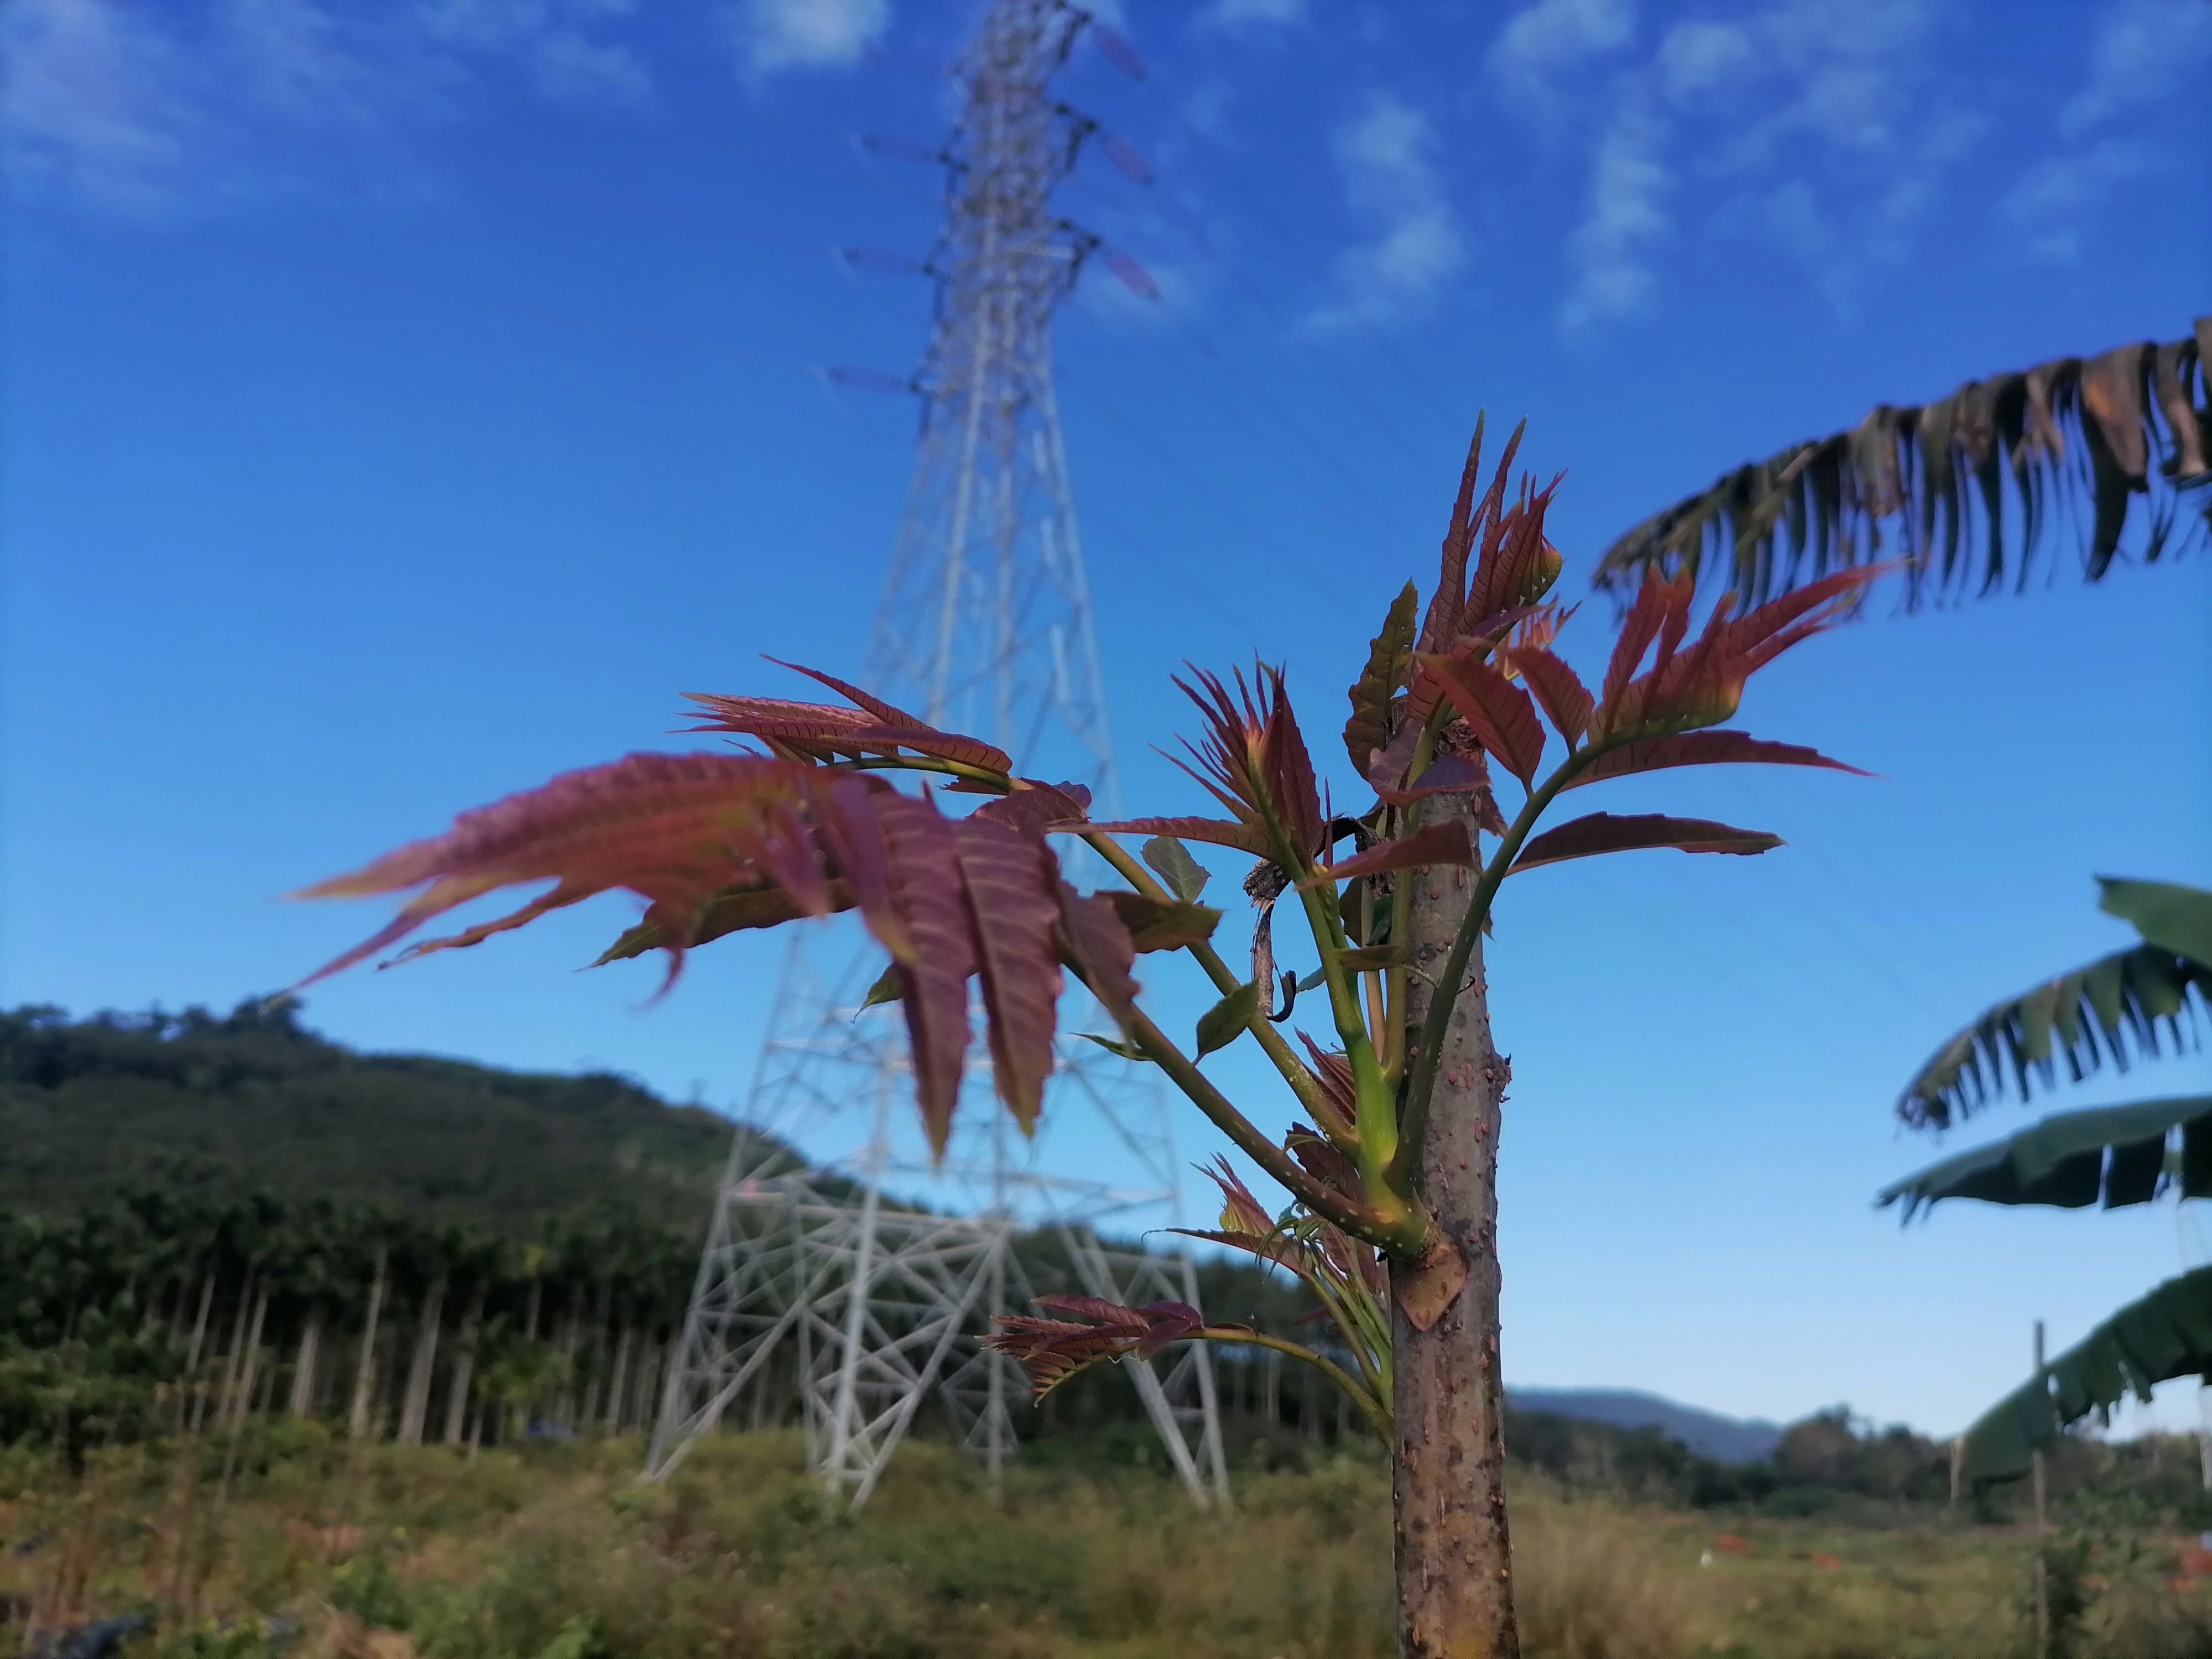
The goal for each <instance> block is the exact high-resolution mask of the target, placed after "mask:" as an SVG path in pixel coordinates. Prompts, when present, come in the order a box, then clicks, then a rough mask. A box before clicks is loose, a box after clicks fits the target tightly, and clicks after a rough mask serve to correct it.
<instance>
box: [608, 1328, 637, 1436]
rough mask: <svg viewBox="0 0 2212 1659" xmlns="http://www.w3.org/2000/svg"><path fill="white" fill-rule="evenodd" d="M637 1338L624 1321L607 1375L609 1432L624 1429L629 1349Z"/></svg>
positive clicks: (617, 1431) (613, 1432)
mask: <svg viewBox="0 0 2212 1659" xmlns="http://www.w3.org/2000/svg"><path fill="white" fill-rule="evenodd" d="M635 1340H636V1337H635V1333H634V1332H633V1331H632V1330H631V1329H630V1325H629V1321H628V1320H627V1319H625V1320H624V1321H623V1328H622V1334H621V1335H620V1336H619V1337H617V1339H616V1340H615V1358H614V1369H613V1370H612V1372H611V1374H610V1375H609V1376H608V1377H607V1432H608V1433H609V1434H620V1433H621V1432H622V1431H623V1406H624V1405H625V1404H627V1403H628V1402H627V1401H626V1400H625V1399H624V1397H623V1391H624V1389H627V1388H628V1386H629V1350H630V1345H631V1343H632V1342H634V1341H635Z"/></svg>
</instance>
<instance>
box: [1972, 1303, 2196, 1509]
mask: <svg viewBox="0 0 2212 1659" xmlns="http://www.w3.org/2000/svg"><path fill="white" fill-rule="evenodd" d="M2208 1371H2212V1267H2198V1268H2197V1269H2196V1270H2195V1271H2193V1272H2191V1273H2183V1274H2182V1275H2180V1277H2179V1278H2177V1279H2167V1280H2166V1283H2165V1284H2163V1285H2160V1286H2159V1287H2158V1288H2157V1289H2156V1290H2154V1291H2152V1292H2151V1293H2150V1294H2149V1295H2148V1296H2146V1297H2142V1299H2141V1300H2140V1301H2136V1302H2131V1303H2130V1304H2128V1305H2127V1306H2126V1307H2124V1308H2122V1309H2121V1310H2119V1311H2118V1313H2116V1314H2114V1315H2113V1316H2112V1317H2111V1318H2110V1319H2108V1320H2106V1322H2104V1323H2103V1324H2101V1325H2100V1326H2098V1327H2097V1328H2096V1329H2094V1330H2093V1331H2091V1332H2090V1333H2089V1334H2088V1335H2087V1336H2086V1337H2084V1338H2083V1339H2082V1340H2081V1341H2080V1342H2078V1343H2076V1344H2075V1346H2073V1347H2071V1348H2069V1349H2068V1350H2067V1351H2066V1352H2064V1353H2062V1354H2060V1355H2059V1356H2058V1357H2057V1358H2056V1359H2054V1360H2052V1361H2051V1363H2050V1364H2048V1365H2046V1366H2045V1367H2044V1370H2043V1374H2042V1375H2041V1376H2038V1377H2035V1378H2033V1379H2032V1380H2031V1381H2029V1382H2027V1383H2023V1384H2022V1385H2021V1387H2019V1388H2017V1389H2014V1390H2013V1392H2012V1393H2010V1394H2008V1395H2006V1396H2005V1397H2004V1398H2003V1399H2002V1400H2000V1401H1997V1403H1996V1405H1994V1406H1992V1407H1990V1409H1989V1410H1988V1411H1987V1412H1985V1413H1983V1415H1982V1416H1981V1417H1980V1418H1979V1419H1978V1420H1977V1421H1976V1422H1975V1424H1974V1425H1973V1426H1972V1428H1970V1429H1968V1430H1967V1431H1966V1446H1965V1448H1964V1455H1963V1458H1962V1459H1961V1466H1962V1473H1963V1474H1965V1476H1966V1479H1967V1480H1970V1481H1972V1482H1974V1483H1976V1484H1977V1485H1978V1484H1981V1483H1983V1482H1985V1481H1992V1480H2017V1479H2018V1478H2019V1477H2020V1476H2021V1475H2023V1474H2027V1472H2028V1469H2029V1468H2030V1467H2031V1465H2032V1462H2033V1457H2034V1454H2035V1453H2036V1451H2037V1450H2038V1449H2040V1448H2043V1447H2045V1446H2049V1445H2051V1443H2054V1442H2055V1441H2056V1440H2057V1438H2058V1435H2059V1431H2061V1430H2063V1428H2064V1427H2065V1426H2066V1425H2069V1424H2070V1423H2077V1422H2079V1421H2080V1420H2081V1419H2083V1418H2085V1417H2087V1415H2088V1414H2089V1413H2091V1412H2097V1413H2102V1414H2105V1415H2106V1416H2109V1414H2110V1413H2111V1411H2112V1407H2114V1406H2116V1405H2118V1403H2119V1402H2120V1401H2121V1400H2122V1399H2123V1398H2124V1396H2125V1395H2129V1394H2133V1395H2135V1396H2136V1398H2137V1399H2139V1400H2148V1399H2149V1398H2150V1391H2151V1389H2152V1388H2153V1387H2154V1386H2155V1385H2156V1384H2158V1383H2163V1382H2166V1380H2168V1379H2169V1378H2172V1377H2176V1376H2204V1375H2205V1374H2206V1373H2207V1372H2208Z"/></svg>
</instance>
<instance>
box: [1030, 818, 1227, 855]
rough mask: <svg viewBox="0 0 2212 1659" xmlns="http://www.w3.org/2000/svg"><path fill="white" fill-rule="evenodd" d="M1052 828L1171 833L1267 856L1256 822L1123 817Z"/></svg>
mask: <svg viewBox="0 0 2212 1659" xmlns="http://www.w3.org/2000/svg"><path fill="white" fill-rule="evenodd" d="M1052 827H1053V828H1054V829H1056V830H1057V829H1095V830H1097V831H1100V832H1102V833H1103V834H1106V835H1109V836H1174V837H1175V838H1176V840H1178V841H1202V842H1207V843H1208V844H1210V845H1212V846H1215V847H1233V848H1236V849H1237V851H1238V852H1240V853H1249V854H1251V855H1252V856H1253V857H1254V858H1260V859H1263V858H1266V857H1267V832H1266V831H1265V830H1263V829H1261V828H1260V827H1259V826H1258V825H1257V824H1251V823H1231V822H1230V821H1229V820H1227V819H1225V818H1122V819H1121V820H1120V821H1118V822H1116V823H1055V824H1054V825H1053V826H1052Z"/></svg>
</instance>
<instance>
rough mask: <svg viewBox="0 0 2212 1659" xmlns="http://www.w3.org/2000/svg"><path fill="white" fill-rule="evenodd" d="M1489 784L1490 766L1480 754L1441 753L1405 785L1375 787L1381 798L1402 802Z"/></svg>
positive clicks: (1467, 792) (1475, 789)
mask: <svg viewBox="0 0 2212 1659" xmlns="http://www.w3.org/2000/svg"><path fill="white" fill-rule="evenodd" d="M1489 787H1490V769H1489V767H1487V766H1486V765H1485V764H1484V763H1483V759H1482V757H1481V756H1480V755H1479V754H1477V755H1439V756H1437V757H1436V759H1434V760H1432V761H1431V762H1430V763H1428V765H1427V766H1425V768H1423V769H1422V771H1421V775H1420V776H1419V777H1418V778H1415V779H1414V780H1413V782H1411V783H1409V784H1407V786H1406V787H1404V788H1403V789H1385V788H1383V787H1380V786H1379V785H1378V786H1377V787H1376V791H1375V793H1376V798H1377V799H1380V800H1383V801H1384V802H1387V803H1388V804H1389V805H1392V806H1403V805H1406V804H1407V802H1409V801H1416V800H1419V799H1421V798H1422V797H1423V796H1425V795H1471V794H1475V793H1480V792H1481V791H1484V790H1486V789H1488V788H1489Z"/></svg>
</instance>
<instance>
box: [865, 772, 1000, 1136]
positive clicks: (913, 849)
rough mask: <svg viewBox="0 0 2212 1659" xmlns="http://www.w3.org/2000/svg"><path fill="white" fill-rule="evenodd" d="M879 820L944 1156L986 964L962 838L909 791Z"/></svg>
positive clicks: (911, 1026)
mask: <svg viewBox="0 0 2212 1659" xmlns="http://www.w3.org/2000/svg"><path fill="white" fill-rule="evenodd" d="M877 820H878V823H880V824H881V826H882V829H883V833H884V845H885V849H886V851H887V853H888V854H889V862H890V873H891V883H892V895H893V897H892V902H893V904H894V905H895V907H896V909H897V910H898V913H899V915H900V919H901V920H902V921H903V923H904V924H905V928H904V931H905V933H906V936H907V939H908V941H909V944H908V948H907V949H906V950H905V951H898V950H897V949H896V948H894V949H893V951H892V958H893V962H894V964H895V965H896V967H897V968H898V969H899V976H900V979H901V980H902V982H903V992H904V994H903V995H902V997H901V998H900V1002H901V1006H902V1007H903V1008H904V1010H905V1012H906V1025H907V1040H908V1046H909V1047H910V1048H911V1049H912V1051H913V1054H914V1084H915V1098H916V1100H917V1102H918V1103H919V1104H920V1105H921V1123H922V1130H923V1133H925V1134H926V1135H927V1137H928V1139H929V1147H930V1151H931V1152H932V1154H933V1155H934V1156H937V1157H942V1156H944V1152H945V1142H946V1141H947V1140H948V1139H950V1138H951V1133H952V1113H953V1109H954V1108H955V1107H957V1105H958V1104H959V1102H960V1076H961V1073H962V1071H963V1069H964V1067H965V1066H966V1063H967V1055H968V1042H969V1026H968V981H969V978H970V977H971V976H972V975H974V974H975V971H976V969H977V966H978V963H977V962H976V959H975V939H974V932H973V929H972V927H971V926H970V923H969V911H968V906H967V904H966V903H965V902H963V900H964V892H965V887H966V883H965V881H964V880H963V876H962V872H961V860H960V849H959V843H958V842H957V838H956V837H955V835H954V831H953V826H952V824H951V822H950V821H949V820H948V819H946V818H945V817H942V816H941V815H940V814H939V812H938V811H936V809H935V808H933V807H932V806H930V805H928V804H927V802H925V801H919V800H915V799H912V798H911V797H909V796H905V795H894V796H891V797H890V798H889V799H886V800H884V802H883V803H882V805H881V806H880V808H879V809H878V813H877ZM886 942H887V943H888V941H886Z"/></svg>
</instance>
